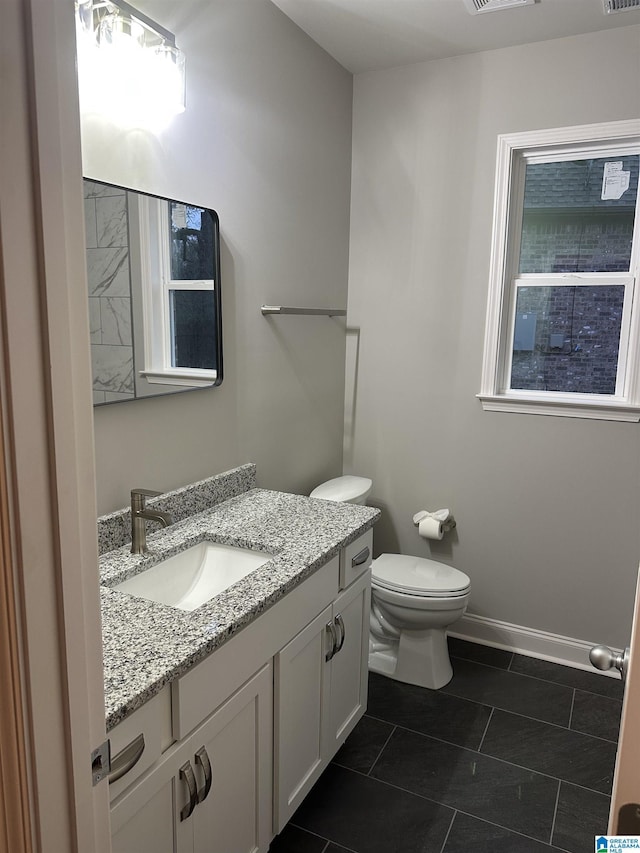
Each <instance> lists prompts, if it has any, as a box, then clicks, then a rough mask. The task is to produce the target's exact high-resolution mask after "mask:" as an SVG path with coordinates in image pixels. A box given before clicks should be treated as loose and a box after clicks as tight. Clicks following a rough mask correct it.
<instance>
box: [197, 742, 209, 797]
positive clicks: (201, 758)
mask: <svg viewBox="0 0 640 853" xmlns="http://www.w3.org/2000/svg"><path fill="white" fill-rule="evenodd" d="M195 762H196V765H200V767H202V772H203V773H204V785H203V786H202V788H200V790H199V791H198V803H202V802H204V800H206V799H207V797H208V796H209V791H210V790H211V762H210V761H209V756H208V755H207V750H206V749H205V748H204V746H201V747H200V749H199V750H198V751H197V752H196V756H195Z"/></svg>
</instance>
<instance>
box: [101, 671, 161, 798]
mask: <svg viewBox="0 0 640 853" xmlns="http://www.w3.org/2000/svg"><path fill="white" fill-rule="evenodd" d="M109 740H110V742H111V766H112V772H111V776H110V779H109V798H110V799H111V800H114V799H115V798H116V797H117V796H119V795H120V794H121V793H122V792H123V791H124V790H125V789H126V788H128V787H129V785H131V783H132V782H135V780H136V779H138V778H139V777H140V776H142V774H143V773H144V772H145V770H148V769H149V767H151V765H152V764H155V762H156V761H157V760H158V759H159V758H160V756H161V755H162V753H163V752H164V751H165V749H167V748H168V747H169V746H170V745H171V744H172V743H173V737H172V736H171V692H170V689H169V686H168V685H167V686H166V687H164V688H163V689H162V690H161V691H160V693H157V694H156V695H155V696H154V697H153V698H152V699H150V700H149V701H148V702H146V703H145V704H144V705H143V706H142V707H141V708H138V710H137V711H134V712H133V714H131V716H129V717H127V718H126V719H125V720H123V721H122V722H121V723H118V725H117V726H115V728H113V729H112V730H111V731H110V732H109ZM138 755H139V757H138V758H136V756H138ZM118 767H121V770H120V771H119V772H122V770H124V771H126V772H124V773H123V775H122V776H121V777H120V778H119V779H114V777H115V776H116V775H117V774H118ZM127 768H129V769H127ZM112 780H113V781H112Z"/></svg>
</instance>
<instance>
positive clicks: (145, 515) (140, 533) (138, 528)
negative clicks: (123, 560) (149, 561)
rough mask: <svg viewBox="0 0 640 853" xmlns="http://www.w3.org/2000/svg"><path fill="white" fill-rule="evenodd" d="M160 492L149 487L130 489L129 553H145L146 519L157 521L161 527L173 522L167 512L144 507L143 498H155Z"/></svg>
mask: <svg viewBox="0 0 640 853" xmlns="http://www.w3.org/2000/svg"><path fill="white" fill-rule="evenodd" d="M161 494H162V492H153V491H151V490H150V489H131V553H132V554H146V553H147V528H146V523H145V522H146V521H157V522H158V523H159V524H161V525H162V527H168V526H169V525H170V524H173V517H172V515H171V513H169V512H162V511H161V510H159V509H146V507H145V498H157V497H158V495H161Z"/></svg>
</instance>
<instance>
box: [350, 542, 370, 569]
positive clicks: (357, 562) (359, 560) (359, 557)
mask: <svg viewBox="0 0 640 853" xmlns="http://www.w3.org/2000/svg"><path fill="white" fill-rule="evenodd" d="M370 553H371V552H370V551H369V546H368V545H366V546H365V547H364V548H363V549H362V551H358V553H357V554H356V555H355V557H353V558H352V559H351V568H354V567H355V566H361V565H362V564H363V563H366V562H367V560H368V559H369V555H370Z"/></svg>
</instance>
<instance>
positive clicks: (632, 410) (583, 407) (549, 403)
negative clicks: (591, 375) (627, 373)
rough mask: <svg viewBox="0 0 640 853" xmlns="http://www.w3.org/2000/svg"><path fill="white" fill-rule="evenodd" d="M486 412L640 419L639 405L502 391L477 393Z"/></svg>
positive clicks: (630, 420)
mask: <svg viewBox="0 0 640 853" xmlns="http://www.w3.org/2000/svg"><path fill="white" fill-rule="evenodd" d="M476 396H477V397H478V399H479V400H480V401H481V403H482V408H483V409H484V411H485V412H517V413H519V414H521V415H553V416H555V417H562V418H589V419H591V420H599V421H626V422H628V423H637V422H638V421H640V406H632V405H629V404H628V403H622V402H616V403H614V402H612V401H602V402H600V401H594V400H590V399H588V398H581V399H579V400H576V399H571V400H569V399H567V398H566V397H564V398H558V399H550V398H549V397H545V398H544V399H542V398H541V399H537V400H536V399H533V398H531V397H526V398H525V397H512V396H507V395H505V394H500V395H491V394H477V395H476Z"/></svg>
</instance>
